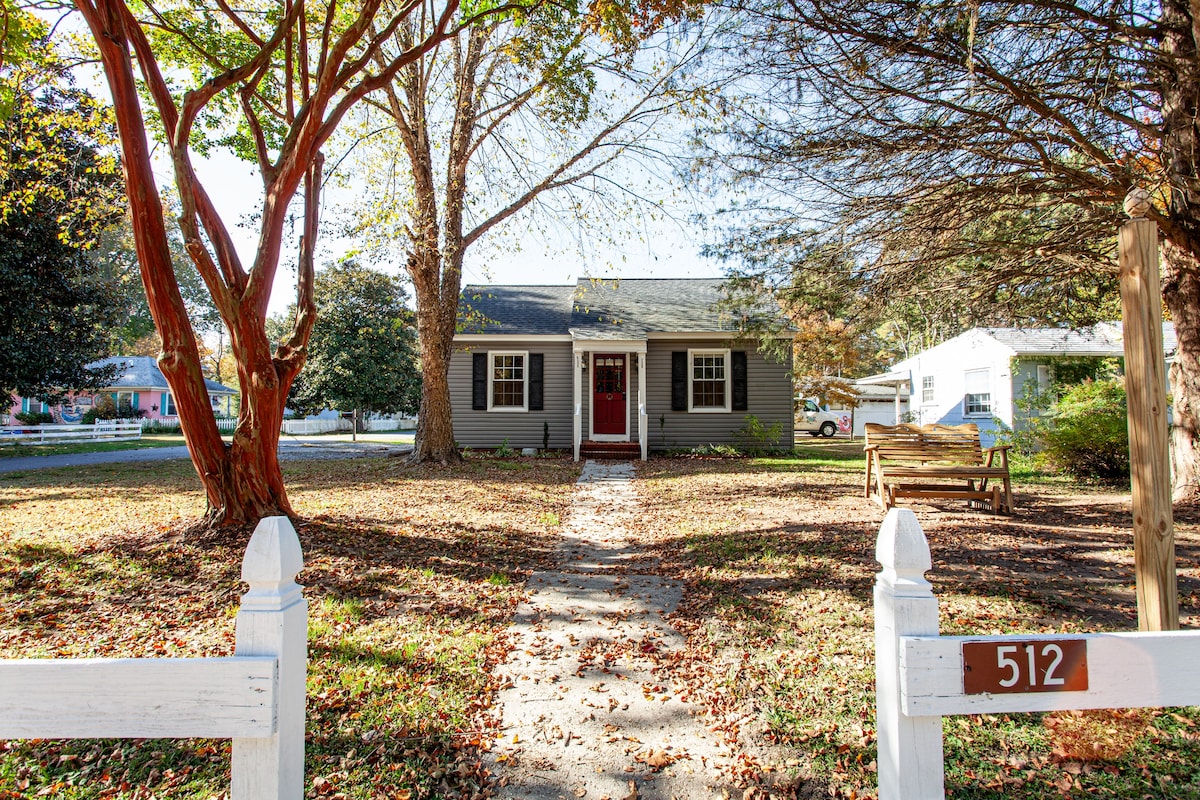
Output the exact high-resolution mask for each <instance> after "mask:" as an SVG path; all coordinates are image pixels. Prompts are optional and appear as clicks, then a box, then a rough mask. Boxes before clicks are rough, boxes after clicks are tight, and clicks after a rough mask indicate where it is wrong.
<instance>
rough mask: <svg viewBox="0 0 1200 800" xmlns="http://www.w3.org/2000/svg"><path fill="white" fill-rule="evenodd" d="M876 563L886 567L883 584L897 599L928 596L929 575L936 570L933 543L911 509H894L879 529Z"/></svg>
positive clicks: (881, 576)
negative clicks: (931, 551)
mask: <svg viewBox="0 0 1200 800" xmlns="http://www.w3.org/2000/svg"><path fill="white" fill-rule="evenodd" d="M875 560H876V561H878V562H879V565H880V566H881V567H883V570H882V571H881V572H880V573H879V580H880V581H881V582H883V583H886V584H888V585H889V586H891V587H892V588H893V590H894V591H895V593H896V594H897V595H909V596H925V595H928V594H929V591H930V585H929V582H928V581H927V580H925V573H926V572H928V571H929V570H930V569H932V568H933V559H932V557H931V556H930V554H929V541H928V540H927V539H926V538H925V531H923V530H921V523H919V522H917V515H916V514H914V513H913V512H912V510H911V509H907V508H893V509H891V510H890V511H888V513H887V516H886V517H884V518H883V524H882V525H881V526H879V538H878V539H876V540H875Z"/></svg>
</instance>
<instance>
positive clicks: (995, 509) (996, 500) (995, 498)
mask: <svg viewBox="0 0 1200 800" xmlns="http://www.w3.org/2000/svg"><path fill="white" fill-rule="evenodd" d="M992 513H993V514H999V513H1001V512H1000V487H999V486H997V485H996V484H994V483H993V484H992Z"/></svg>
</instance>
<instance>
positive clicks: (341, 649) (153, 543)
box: [0, 459, 578, 800]
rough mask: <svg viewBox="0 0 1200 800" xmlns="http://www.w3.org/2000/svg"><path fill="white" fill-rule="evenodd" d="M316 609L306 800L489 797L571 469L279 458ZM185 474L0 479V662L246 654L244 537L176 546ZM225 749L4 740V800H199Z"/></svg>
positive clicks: (122, 468)
mask: <svg viewBox="0 0 1200 800" xmlns="http://www.w3.org/2000/svg"><path fill="white" fill-rule="evenodd" d="M284 473H285V479H286V480H287V482H288V486H289V492H290V496H291V498H292V501H293V504H294V506H295V508H296V510H297V512H298V513H299V514H301V515H302V516H303V517H304V521H303V523H302V524H300V525H299V526H298V531H299V534H300V539H301V543H302V545H303V547H304V551H305V560H306V567H305V570H304V572H302V573H301V575H300V578H299V581H300V583H302V584H304V585H305V586H306V587H307V588H306V590H305V594H306V596H307V597H308V598H309V604H310V620H311V624H310V631H309V648H310V675H309V687H308V696H309V708H308V714H309V724H308V745H307V765H306V773H307V780H308V783H309V792H308V793H309V796H312V797H330V798H335V797H338V796H341V797H345V798H371V799H372V800H373V799H374V798H382V797H388V798H393V797H411V798H433V797H472V796H482V795H483V791H484V790H483V786H484V784H485V783H486V776H485V774H484V773H483V768H482V765H481V763H480V759H479V749H480V746H481V745H482V744H483V742H484V740H485V739H486V738H487V734H486V732H485V731H486V728H487V726H488V725H489V724H490V719H489V716H488V707H489V705H490V698H491V694H492V691H493V689H494V686H493V685H492V682H493V678H492V675H491V673H492V668H493V666H494V665H495V663H496V662H497V661H498V660H499V659H500V658H502V657H503V656H504V654H505V652H506V651H507V644H506V642H505V640H504V636H503V631H504V628H505V627H506V626H507V624H508V621H509V619H510V617H511V615H512V611H513V609H514V608H515V606H516V603H517V602H518V601H519V599H520V596H521V593H522V591H523V590H522V582H523V580H524V578H525V577H526V576H527V575H528V574H529V572H530V571H531V570H532V569H533V568H535V567H536V566H538V565H540V564H542V563H544V561H545V559H546V558H547V555H548V553H549V552H550V549H551V547H552V546H553V540H554V538H555V537H556V535H557V520H558V519H560V518H562V517H564V516H565V514H566V509H567V508H568V506H569V502H570V497H571V494H572V491H573V487H574V482H575V480H576V478H577V476H578V470H577V468H576V467H575V465H573V464H571V463H570V462H568V461H565V460H547V459H536V460H514V461H503V460H496V459H473V460H471V461H470V462H468V463H467V464H466V465H464V466H462V467H458V468H453V469H447V468H443V467H436V466H435V467H426V468H420V469H409V468H406V467H404V466H403V464H402V463H401V462H400V461H399V460H396V459H361V460H354V461H311V462H288V463H286V464H285V466H284ZM203 509H204V499H203V496H202V494H201V493H200V491H199V487H198V483H197V481H196V479H195V476H194V473H193V472H192V468H191V465H190V464H187V463H186V462H165V463H159V464H153V465H114V466H105V467H92V468H87V469H74V470H56V471H47V472H41V471H39V472H36V473H35V472H30V473H26V474H24V475H18V476H15V477H14V476H7V477H3V478H0V657H6V658H15V657H33V656H59V657H68V656H69V657H80V656H152V655H170V656H211V655H228V654H230V653H231V652H232V647H233V614H234V613H235V612H236V608H237V605H238V601H239V596H240V594H241V591H242V587H241V585H240V582H239V578H238V576H239V570H240V563H241V556H242V552H243V549H244V546H245V543H246V541H247V540H248V538H249V531H247V530H233V531H225V532H221V533H218V534H205V535H200V536H185V535H183V533H182V531H183V530H184V528H185V526H186V523H188V522H190V521H191V520H194V519H195V518H196V517H197V516H199V515H200V514H201V513H202V512H203ZM227 785H228V744H227V743H225V742H205V741H154V742H146V743H131V742H121V741H108V740H105V741H70V742H54V741H51V742H7V743H0V798H16V797H29V796H34V795H37V794H38V793H39V792H41V793H43V796H53V797H62V798H102V797H103V798H109V797H111V798H148V797H151V796H156V797H179V798H193V797H195V798H201V797H204V798H207V797H212V796H214V795H220V794H221V793H223V792H225V791H226V790H227Z"/></svg>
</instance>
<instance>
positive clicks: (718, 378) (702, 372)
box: [692, 353, 725, 408]
mask: <svg viewBox="0 0 1200 800" xmlns="http://www.w3.org/2000/svg"><path fill="white" fill-rule="evenodd" d="M692 408H725V356H724V354H722V353H706V354H697V355H694V356H692Z"/></svg>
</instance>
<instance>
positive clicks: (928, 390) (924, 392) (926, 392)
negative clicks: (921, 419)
mask: <svg viewBox="0 0 1200 800" xmlns="http://www.w3.org/2000/svg"><path fill="white" fill-rule="evenodd" d="M921 402H922V403H932V402H933V376H932V375H923V376H922V377H921Z"/></svg>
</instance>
